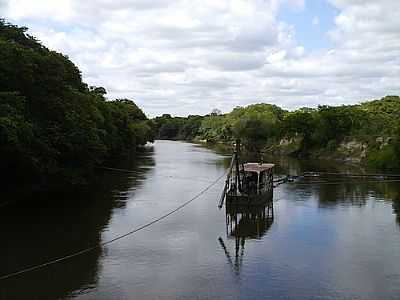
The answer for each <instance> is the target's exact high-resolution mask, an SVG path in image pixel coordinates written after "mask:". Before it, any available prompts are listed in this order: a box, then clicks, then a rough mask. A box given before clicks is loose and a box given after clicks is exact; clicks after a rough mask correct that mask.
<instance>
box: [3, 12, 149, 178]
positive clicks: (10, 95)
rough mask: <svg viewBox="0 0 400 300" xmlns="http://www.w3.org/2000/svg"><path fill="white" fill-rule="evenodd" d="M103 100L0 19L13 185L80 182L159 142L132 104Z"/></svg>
mask: <svg viewBox="0 0 400 300" xmlns="http://www.w3.org/2000/svg"><path fill="white" fill-rule="evenodd" d="M105 93H106V91H105V89H104V88H102V87H90V88H88V87H87V85H86V84H85V83H83V82H82V79H81V74H80V71H79V70H78V68H77V67H76V66H75V65H74V64H73V63H72V62H71V61H70V60H69V59H68V58H67V57H65V56H63V55H62V54H59V53H56V52H54V51H50V50H48V49H47V48H45V47H44V46H42V45H41V44H40V43H39V42H38V41H36V40H35V39H34V38H32V37H30V36H28V35H26V28H23V27H22V28H20V27H17V26H14V25H10V24H8V23H6V22H5V21H4V20H0V155H1V157H2V159H1V162H0V166H1V167H2V170H4V172H5V173H6V174H9V175H10V176H9V180H10V181H13V180H14V181H15V180H16V177H17V176H18V179H19V180H21V179H24V180H26V181H27V182H33V181H38V182H39V183H48V182H50V183H51V182H53V181H57V182H60V181H61V182H69V183H76V182H82V181H84V179H85V178H86V177H87V176H88V175H89V173H90V172H91V170H92V169H93V167H94V166H96V165H99V164H101V163H102V162H103V161H104V160H105V159H107V158H109V157H110V156H112V155H116V154H120V153H123V152H126V151H130V150H132V149H135V148H136V147H137V146H139V145H143V144H145V143H146V142H147V141H151V140H152V139H153V138H154V137H153V128H152V127H151V124H149V121H148V120H147V118H146V116H145V115H144V114H143V112H142V111H141V110H140V109H139V108H138V107H137V106H136V105H135V103H134V102H132V101H130V100H127V99H122V100H115V101H106V99H105V98H104V95H105ZM13 175H14V176H13ZM21 177H24V178H21Z"/></svg>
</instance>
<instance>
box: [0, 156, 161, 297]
mask: <svg viewBox="0 0 400 300" xmlns="http://www.w3.org/2000/svg"><path fill="white" fill-rule="evenodd" d="M124 166H125V167H126V168H129V169H132V170H136V171H137V174H129V176H127V174H122V173H111V172H104V173H102V174H101V175H100V176H99V177H98V178H97V179H96V180H95V182H94V183H93V184H92V185H89V186H87V187H86V188H84V189H79V190H69V191H63V192H53V193H50V194H49V193H46V194H38V193H36V194H34V195H30V197H27V198H25V199H18V201H17V202H15V203H13V204H12V205H9V206H6V207H3V208H1V209H0V238H1V240H2V241H6V244H2V247H0V266H1V267H0V275H5V274H9V273H12V272H15V271H19V270H21V269H24V268H26V267H31V266H34V265H38V264H41V263H44V262H47V261H49V260H52V259H54V258H58V257H61V256H64V255H69V254H71V253H74V252H76V251H79V250H82V249H85V248H88V247H91V246H93V245H98V244H99V243H100V242H101V241H102V232H103V231H104V230H105V229H106V228H107V226H108V224H109V223H110V219H111V216H112V214H113V212H114V211H115V210H116V209H121V208H124V207H125V205H126V204H125V203H126V202H125V199H126V197H124V196H123V194H124V193H126V192H129V191H131V192H134V190H135V188H137V187H139V186H140V185H141V182H142V181H143V179H144V178H145V177H146V173H147V172H148V170H149V169H150V168H151V167H152V166H154V159H153V150H152V148H146V149H145V150H144V152H143V153H140V154H137V156H136V158H134V157H132V158H131V159H128V160H125V164H124ZM102 255H103V250H102V249H101V248H97V249H95V250H93V251H91V252H89V253H86V254H84V255H81V256H78V257H75V258H73V259H69V260H67V261H64V262H61V263H58V264H55V265H51V266H48V267H46V268H45V269H40V270H37V271H33V272H29V273H25V274H23V275H20V276H17V277H14V278H10V279H7V280H4V281H2V282H0V299H31V297H32V295H34V299H60V298H65V297H71V296H74V295H78V294H82V293H85V292H86V291H87V290H88V289H91V288H93V287H95V286H96V285H97V281H98V274H99V268H100V267H99V259H100V257H101V256H102ZM21 287H23V288H21Z"/></svg>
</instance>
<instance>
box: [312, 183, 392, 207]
mask: <svg viewBox="0 0 400 300" xmlns="http://www.w3.org/2000/svg"><path fill="white" fill-rule="evenodd" d="M334 181H335V180H330V181H329V180H328V181H326V182H325V183H324V182H322V183H316V184H315V185H313V187H312V189H313V191H315V192H316V193H317V195H318V199H319V204H320V206H321V207H329V206H334V205H338V204H340V205H352V206H359V207H361V206H364V205H365V204H366V203H367V201H368V199H369V198H370V197H371V195H373V196H374V198H381V199H387V200H388V201H389V200H391V199H394V198H396V196H397V195H398V193H399V188H398V186H397V184H396V183H384V182H370V181H369V180H367V182H365V181H363V180H358V181H357V180H347V181H346V179H341V180H337V181H336V182H338V181H343V183H340V184H330V182H334Z"/></svg>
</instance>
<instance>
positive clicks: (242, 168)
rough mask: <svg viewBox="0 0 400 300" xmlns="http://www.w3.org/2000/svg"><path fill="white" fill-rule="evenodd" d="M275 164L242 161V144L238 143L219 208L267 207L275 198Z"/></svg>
mask: <svg viewBox="0 0 400 300" xmlns="http://www.w3.org/2000/svg"><path fill="white" fill-rule="evenodd" d="M273 169H274V164H270V163H263V162H260V163H254V162H246V163H242V162H241V161H240V142H239V141H237V142H236V151H235V152H234V153H233V156H232V160H231V164H230V166H229V169H228V174H227V178H226V182H225V187H224V190H223V193H222V195H221V199H220V203H219V205H218V206H219V208H221V207H222V206H223V203H224V200H225V199H226V205H227V207H228V206H232V205H234V206H237V205H247V206H251V205H267V203H268V202H269V201H272V196H273Z"/></svg>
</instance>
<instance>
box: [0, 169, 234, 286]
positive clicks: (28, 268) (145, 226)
mask: <svg viewBox="0 0 400 300" xmlns="http://www.w3.org/2000/svg"><path fill="white" fill-rule="evenodd" d="M226 174H227V172H224V173H223V174H222V175H221V176H219V177H218V178H217V179H215V180H214V181H213V182H212V183H211V184H209V185H208V186H207V187H205V188H204V189H203V190H201V191H200V192H199V193H198V194H196V195H195V196H193V197H192V198H191V199H189V200H187V201H186V202H184V203H182V204H181V205H179V206H178V207H176V208H175V209H173V210H171V211H170V212H168V213H166V214H164V215H162V216H160V217H158V218H156V219H154V220H152V221H150V222H148V223H146V224H143V225H141V226H139V227H137V228H135V229H132V230H131V231H129V232H127V233H125V234H122V235H119V236H117V237H115V238H113V239H111V240H108V241H105V242H102V243H99V244H97V245H95V246H92V247H89V248H86V249H83V250H80V251H77V252H74V253H72V254H69V255H66V256H63V257H60V258H56V259H53V260H50V261H47V262H45V263H42V264H39V265H36V266H32V267H27V268H25V269H22V270H20V271H16V272H13V273H9V274H6V275H2V276H0V280H5V279H9V278H11V277H16V276H19V275H22V274H24V273H28V272H31V271H35V270H38V269H42V268H45V267H47V266H50V265H54V264H56V263H59V262H62V261H65V260H68V259H70V258H73V257H76V256H79V255H82V254H85V253H88V252H90V251H93V250H95V249H98V248H101V247H104V246H106V245H109V244H111V243H114V242H116V241H118V240H121V239H123V238H125V237H128V236H130V235H133V234H135V233H137V232H139V231H141V230H143V229H145V228H148V227H150V226H151V225H153V224H156V223H158V222H160V221H162V220H164V219H166V218H167V217H169V216H170V215H172V214H174V213H176V212H178V211H179V210H181V209H183V208H184V207H185V206H187V205H189V204H190V203H192V202H193V201H194V200H196V199H198V198H199V197H200V196H202V195H203V194H205V193H206V192H207V191H208V190H209V189H211V188H212V187H213V186H214V185H216V184H217V183H218V181H220V180H221V179H222V178H223V177H225V176H226Z"/></svg>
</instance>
